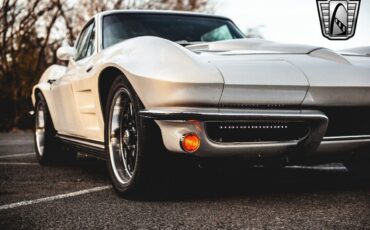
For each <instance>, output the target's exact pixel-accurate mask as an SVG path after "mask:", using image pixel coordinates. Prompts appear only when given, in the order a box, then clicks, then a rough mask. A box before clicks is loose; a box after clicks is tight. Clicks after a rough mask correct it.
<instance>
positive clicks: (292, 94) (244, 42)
mask: <svg viewBox="0 0 370 230" xmlns="http://www.w3.org/2000/svg"><path fill="white" fill-rule="evenodd" d="M187 48H188V49H190V50H192V51H193V52H195V53H197V54H198V56H199V57H200V58H203V59H206V60H207V61H208V62H209V63H210V64H212V65H214V66H215V67H216V68H217V69H218V70H219V72H220V73H221V74H222V77H223V79H224V89H223V92H222V96H221V100H220V104H221V105H230V104H233V105H240V106H249V105H256V104H257V105H274V106H275V105H279V106H280V105H307V106H317V105H320V106H337V105H361V106H362V105H369V104H370V58H368V57H366V56H348V55H342V54H341V53H337V52H334V51H332V50H329V49H325V48H319V47H314V46H306V45H289V44H280V43H275V42H270V41H264V40H260V39H240V40H233V41H223V42H214V43H207V44H202V45H192V46H190V47H189V46H188V47H187ZM364 95H366V97H364ZM368 96H369V97H368Z"/></svg>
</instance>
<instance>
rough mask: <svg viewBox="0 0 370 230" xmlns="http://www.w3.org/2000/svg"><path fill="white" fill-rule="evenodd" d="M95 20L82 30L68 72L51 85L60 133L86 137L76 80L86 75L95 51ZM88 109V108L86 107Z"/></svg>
mask: <svg viewBox="0 0 370 230" xmlns="http://www.w3.org/2000/svg"><path fill="white" fill-rule="evenodd" d="M95 32H96V31H95V22H94V20H92V21H90V22H88V23H87V24H86V26H85V27H84V29H83V30H82V31H81V34H80V36H79V39H78V41H77V45H76V55H75V58H74V60H72V61H70V63H69V65H68V69H67V71H66V74H65V75H64V76H63V77H61V78H60V79H58V80H57V81H55V82H54V83H53V84H52V86H51V92H52V95H53V98H54V103H55V108H56V110H57V113H56V114H57V119H56V120H57V122H56V123H57V124H56V128H57V130H58V132H59V133H61V134H65V135H71V136H78V137H85V136H86V134H85V132H84V129H83V121H81V116H80V112H81V111H80V110H81V106H80V101H79V100H78V95H77V97H76V94H78V89H77V90H76V81H79V80H80V79H81V75H86V71H85V69H86V68H87V67H86V66H87V65H89V60H90V58H91V56H92V55H93V54H94V53H95V52H96V51H95V47H96V45H95V37H96V36H95ZM86 109H88V108H86Z"/></svg>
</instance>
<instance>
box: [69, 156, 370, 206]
mask: <svg viewBox="0 0 370 230" xmlns="http://www.w3.org/2000/svg"><path fill="white" fill-rule="evenodd" d="M240 165H241V164H238V166H237V167H235V166H234V165H223V166H222V167H218V168H213V167H212V168H197V167H190V166H189V167H180V168H177V169H176V170H175V171H168V172H167V173H168V174H170V176H169V178H167V180H166V181H165V182H164V183H163V184H160V185H154V186H158V187H160V189H159V190H158V188H153V190H152V191H158V192H157V193H155V195H153V196H149V197H150V198H148V200H151V201H177V200H198V199H212V198H217V199H219V198H226V197H240V196H249V197H253V196H261V195H282V194H284V195H297V194H307V193H308V194H310V193H311V194H316V193H327V192H331V193H332V192H336V191H337V192H342V191H358V190H369V186H368V185H364V184H361V183H359V182H358V181H357V180H356V179H355V178H354V177H352V175H351V174H350V173H349V172H348V171H347V170H345V169H344V168H343V167H340V166H339V167H333V168H331V167H326V168H323V167H317V168H315V167H294V168H292V167H286V168H280V169H267V168H263V167H251V166H247V165H246V166H245V167H242V166H240ZM71 167H79V168H80V170H81V171H82V172H83V173H84V174H85V173H89V174H92V175H91V176H92V177H100V178H105V179H106V180H107V183H109V176H108V172H107V167H106V163H105V162H104V161H100V160H94V159H83V160H79V161H78V163H76V164H75V165H73V166H71Z"/></svg>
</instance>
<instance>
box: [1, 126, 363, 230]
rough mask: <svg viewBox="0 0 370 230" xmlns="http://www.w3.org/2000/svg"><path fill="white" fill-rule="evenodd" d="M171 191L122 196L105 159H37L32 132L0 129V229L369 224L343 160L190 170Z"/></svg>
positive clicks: (351, 226)
mask: <svg viewBox="0 0 370 230" xmlns="http://www.w3.org/2000/svg"><path fill="white" fill-rule="evenodd" d="M231 169H232V167H231ZM169 194H171V195H170V196H168V197H166V196H165V197H163V198H162V199H161V200H154V201H153V200H152V201H130V200H125V199H122V198H120V197H118V196H117V195H116V194H115V193H114V191H113V190H112V188H111V187H110V183H109V179H108V175H107V170H106V167H105V163H104V162H101V161H98V160H94V159H89V158H80V159H79V160H78V162H77V163H76V164H75V165H73V166H68V167H41V166H39V165H38V164H37V163H36V160H35V157H34V149H33V138H32V135H31V134H29V133H26V134H0V229H370V188H369V187H364V186H361V185H358V184H357V183H355V182H354V180H353V178H352V177H351V176H350V175H349V173H348V172H347V171H346V170H345V169H344V168H343V167H342V166H341V165H330V166H320V167H315V168H311V167H306V168H305V167H303V168H302V167H290V168H284V169H278V170H273V171H271V170H266V169H263V168H254V169H248V170H230V169H225V170H216V171H214V170H196V171H194V172H189V173H188V172H186V173H183V174H182V175H177V176H176V178H173V180H172V184H171V190H170V191H169Z"/></svg>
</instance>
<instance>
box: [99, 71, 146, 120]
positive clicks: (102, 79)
mask: <svg viewBox="0 0 370 230" xmlns="http://www.w3.org/2000/svg"><path fill="white" fill-rule="evenodd" d="M118 77H122V78H123V79H124V80H125V81H126V82H127V83H128V85H129V87H130V88H131V90H133V91H134V92H135V93H136V90H135V89H134V87H133V86H132V84H131V83H130V81H129V79H128V78H127V76H126V74H125V73H124V72H123V71H122V70H121V69H119V68H117V67H115V66H108V67H106V68H104V69H103V70H102V71H101V72H100V74H99V78H98V93H99V100H100V108H101V112H102V115H103V118H104V120H105V108H106V106H107V100H108V94H109V90H110V88H111V86H112V83H113V82H114V80H115V79H117V78H118ZM136 94H137V93H136ZM139 100H140V97H139ZM140 103H142V101H141V100H140Z"/></svg>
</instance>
